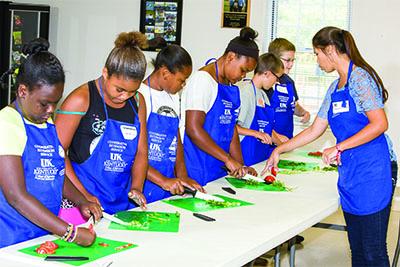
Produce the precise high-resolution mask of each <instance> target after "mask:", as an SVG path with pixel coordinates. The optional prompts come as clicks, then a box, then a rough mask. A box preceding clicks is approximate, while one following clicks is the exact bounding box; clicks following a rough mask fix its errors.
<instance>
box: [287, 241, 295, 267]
mask: <svg viewBox="0 0 400 267" xmlns="http://www.w3.org/2000/svg"><path fill="white" fill-rule="evenodd" d="M288 246H289V251H290V252H289V266H290V267H294V266H295V263H294V258H295V253H296V236H294V237H293V238H292V239H290V240H289V243H288Z"/></svg>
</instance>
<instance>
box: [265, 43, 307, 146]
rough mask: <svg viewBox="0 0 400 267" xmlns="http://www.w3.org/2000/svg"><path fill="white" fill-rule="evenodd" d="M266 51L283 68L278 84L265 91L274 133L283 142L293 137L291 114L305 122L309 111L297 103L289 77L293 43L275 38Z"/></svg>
mask: <svg viewBox="0 0 400 267" xmlns="http://www.w3.org/2000/svg"><path fill="white" fill-rule="evenodd" d="M268 52H269V53H273V54H275V55H276V56H277V57H279V58H280V59H281V61H282V63H283V66H284V69H285V74H283V75H282V77H280V79H279V84H276V85H275V88H274V89H272V88H271V89H269V90H268V92H267V94H268V95H269V96H270V100H271V103H272V105H273V107H274V110H275V126H274V127H275V128H274V135H275V136H276V138H280V141H282V142H285V141H287V139H288V138H289V139H290V138H292V137H293V130H294V124H293V116H294V115H296V116H298V117H301V122H303V123H306V122H308V121H309V120H310V113H309V112H308V111H307V110H305V109H304V108H303V107H302V106H301V105H300V104H299V102H298V100H299V97H298V95H297V91H296V87H295V84H294V81H293V80H292V79H291V78H290V77H289V72H290V70H291V69H292V67H293V64H294V60H295V53H296V47H295V46H294V44H292V43H291V42H290V41H288V40H286V39H284V38H276V39H274V40H273V41H272V42H271V43H270V44H269V46H268Z"/></svg>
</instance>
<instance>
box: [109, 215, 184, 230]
mask: <svg viewBox="0 0 400 267" xmlns="http://www.w3.org/2000/svg"><path fill="white" fill-rule="evenodd" d="M115 217H117V218H119V219H121V220H123V221H124V222H128V223H132V225H129V226H126V225H121V224H117V223H114V222H112V223H111V224H110V226H109V227H108V228H109V229H117V230H132V231H152V232H178V231H179V221H180V214H179V212H175V213H169V212H150V211H121V212H118V213H116V214H115Z"/></svg>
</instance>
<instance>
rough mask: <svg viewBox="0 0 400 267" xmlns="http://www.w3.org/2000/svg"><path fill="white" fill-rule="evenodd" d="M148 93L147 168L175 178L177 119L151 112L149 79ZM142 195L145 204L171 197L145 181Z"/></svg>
mask: <svg viewBox="0 0 400 267" xmlns="http://www.w3.org/2000/svg"><path fill="white" fill-rule="evenodd" d="M147 84H148V87H149V93H150V109H151V112H150V115H149V118H148V120H147V134H148V137H147V139H148V143H149V166H151V167H153V168H154V169H156V170H157V171H159V172H160V173H161V174H162V175H164V176H165V177H167V178H173V177H175V172H174V170H175V162H176V150H177V144H178V129H179V119H178V118H173V117H168V116H164V115H160V114H157V113H155V112H153V98H152V96H151V87H150V79H149V78H148V79H147ZM143 194H144V196H145V197H146V200H147V203H150V202H154V201H157V200H160V199H164V198H167V197H169V196H171V194H170V193H169V192H168V191H165V190H164V189H162V188H161V187H160V186H159V185H157V184H155V183H153V182H151V181H150V180H148V179H146V181H145V183H144V186H143Z"/></svg>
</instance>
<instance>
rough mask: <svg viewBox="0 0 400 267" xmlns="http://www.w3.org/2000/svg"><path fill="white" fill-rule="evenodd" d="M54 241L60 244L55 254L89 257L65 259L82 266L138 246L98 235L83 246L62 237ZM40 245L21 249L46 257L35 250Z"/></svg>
mask: <svg viewBox="0 0 400 267" xmlns="http://www.w3.org/2000/svg"><path fill="white" fill-rule="evenodd" d="M53 242H54V243H56V244H57V245H58V248H57V250H56V253H55V254H52V255H54V256H84V257H89V260H85V261H64V262H63V263H66V264H70V265H74V266H80V265H82V264H85V263H88V262H92V261H95V260H97V259H100V258H102V257H105V256H108V255H111V254H115V253H118V252H121V251H125V250H128V249H131V248H134V247H137V245H134V244H130V243H126V242H121V241H116V240H111V239H106V238H102V237H97V238H96V241H95V242H94V243H93V245H91V246H90V247H81V246H78V245H77V244H74V243H68V242H65V241H63V240H60V239H57V240H53ZM99 243H105V244H108V246H107V247H104V246H100V245H99ZM128 244H130V246H127V247H124V248H123V247H122V246H125V245H128ZM39 246H40V244H37V245H34V246H31V247H27V248H24V249H20V250H19V251H20V252H22V253H25V254H28V255H32V256H35V257H40V258H45V257H46V256H47V255H46V254H37V253H36V251H35V250H36V248H38V247H39Z"/></svg>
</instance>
